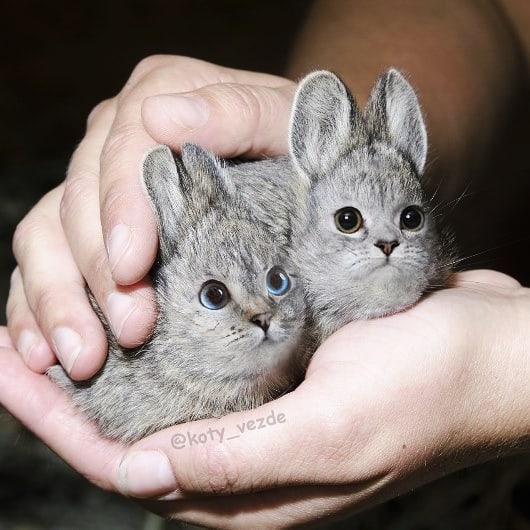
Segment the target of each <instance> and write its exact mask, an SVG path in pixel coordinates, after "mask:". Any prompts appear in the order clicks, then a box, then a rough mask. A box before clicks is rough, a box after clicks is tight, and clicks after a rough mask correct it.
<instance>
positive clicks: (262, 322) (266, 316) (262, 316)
mask: <svg viewBox="0 0 530 530" xmlns="http://www.w3.org/2000/svg"><path fill="white" fill-rule="evenodd" d="M271 318H272V313H258V314H257V315H253V316H252V318H251V319H250V321H251V322H252V323H253V324H256V326H259V327H260V328H261V329H262V330H263V331H265V332H266V331H267V330H268V329H269V326H270V324H271Z"/></svg>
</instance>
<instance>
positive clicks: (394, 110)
mask: <svg viewBox="0 0 530 530" xmlns="http://www.w3.org/2000/svg"><path fill="white" fill-rule="evenodd" d="M365 119H366V123H367V124H368V127H369V128H370V130H371V132H372V133H373V134H374V135H375V136H376V137H377V138H379V139H381V140H384V141H387V142H389V143H390V144H391V145H393V146H394V147H395V148H396V149H398V150H399V151H400V152H401V153H402V154H403V155H404V156H405V157H407V158H408V159H409V160H410V161H411V162H412V163H413V164H414V167H415V169H416V171H417V173H418V174H419V175H421V174H422V173H423V170H424V168H425V161H426V159H427V131H426V129H425V123H424V121H423V116H422V113H421V108H420V104H419V102H418V98H417V97H416V94H415V92H414V89H413V88H412V87H411V86H410V84H409V83H408V81H407V80H406V79H405V78H404V77H403V75H402V74H401V73H400V72H398V71H397V70H395V69H393V68H391V69H390V70H388V71H387V72H385V73H384V74H383V75H382V76H381V77H380V78H379V79H378V81H377V83H376V85H375V87H374V88H373V90H372V92H371V94H370V98H369V99H368V102H367V104H366V110H365Z"/></svg>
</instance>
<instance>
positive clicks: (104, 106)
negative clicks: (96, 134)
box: [86, 98, 116, 129]
mask: <svg viewBox="0 0 530 530" xmlns="http://www.w3.org/2000/svg"><path fill="white" fill-rule="evenodd" d="M115 104H116V103H115V98H109V99H105V100H103V101H100V102H99V103H98V104H97V105H96V106H95V107H94V108H93V109H92V110H91V111H90V114H89V115H88V118H87V122H86V124H87V129H90V128H91V127H92V126H93V125H94V123H95V122H97V121H99V120H100V119H101V118H102V117H103V116H105V115H106V114H108V113H109V112H111V111H112V110H113V109H114V107H115Z"/></svg>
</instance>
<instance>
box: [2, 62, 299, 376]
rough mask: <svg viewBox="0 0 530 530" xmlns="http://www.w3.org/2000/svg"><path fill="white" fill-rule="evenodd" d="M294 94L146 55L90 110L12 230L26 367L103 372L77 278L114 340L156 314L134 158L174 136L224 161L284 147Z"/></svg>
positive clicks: (153, 244) (151, 232) (126, 340)
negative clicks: (50, 178) (64, 159)
mask: <svg viewBox="0 0 530 530" xmlns="http://www.w3.org/2000/svg"><path fill="white" fill-rule="evenodd" d="M293 94H294V83H292V82H290V81H288V80H286V79H283V78H280V77H276V76H272V75H268V74H261V73H254V72H246V71H240V70H234V69H229V68H223V67H220V66H217V65H213V64H209V63H206V62H203V61H199V60H195V59H190V58H186V57H175V56H153V57H149V58H147V59H145V60H143V61H142V62H140V63H139V64H138V66H137V67H136V68H135V69H134V71H133V73H132V75H131V77H130V78H129V80H128V81H127V83H126V84H125V86H124V88H123V89H122V91H121V92H120V94H118V96H116V97H115V98H113V99H111V100H107V101H104V102H103V103H101V104H100V105H98V106H97V107H96V108H95V109H94V110H93V111H92V113H91V115H90V117H89V119H88V123H87V130H86V134H85V137H84V138H83V140H82V141H81V143H80V144H79V147H78V148H77V150H76V152H75V153H74V155H73V157H72V160H71V163H70V166H69V169H68V174H67V177H66V180H65V182H64V183H63V184H61V185H60V186H59V187H57V188H56V189H54V190H52V191H51V192H50V193H49V194H47V195H46V196H45V197H43V199H42V200H41V201H40V202H39V203H38V204H37V205H36V206H35V207H34V208H33V209H32V210H31V212H30V213H29V214H28V215H27V216H26V217H25V218H24V219H23V221H22V222H21V223H20V224H19V226H18V227H17V230H16V233H15V237H14V243H13V248H14V253H15V257H16V259H17V262H18V268H17V269H16V270H15V272H14V274H13V277H12V284H11V292H10V295H9V299H8V308H7V313H8V326H9V331H10V334H11V336H12V338H13V341H14V343H15V344H16V346H17V349H18V350H19V351H20V352H21V353H22V356H23V357H24V359H25V361H26V363H27V364H28V366H30V367H31V368H32V369H33V370H35V371H37V372H44V371H45V370H46V369H47V368H48V367H49V366H50V365H51V364H53V363H54V362H55V357H56V355H57V357H58V359H59V361H60V362H61V363H62V365H63V366H64V367H65V368H66V369H67V371H68V372H69V373H70V375H71V376H72V377H73V378H74V379H85V378H88V377H90V376H92V375H93V374H94V373H95V372H96V371H97V370H98V369H99V368H100V367H101V365H102V364H103V361H104V359H105V355H106V351H107V347H106V339H105V334H104V331H103V328H102V325H101V323H100V321H99V319H98V318H97V316H96V315H95V313H94V311H93V310H92V308H91V306H90V304H89V301H88V298H87V296H86V292H85V281H86V283H87V284H88V286H89V287H90V289H91V290H92V292H93V293H94V296H95V298H96V300H97V302H98V305H99V306H100V307H101V309H102V311H103V313H104V314H105V316H106V318H107V319H108V321H109V323H110V325H111V327H112V329H113V331H114V333H115V335H116V336H117V338H118V339H119V342H120V343H121V344H122V345H123V346H125V347H133V346H137V345H138V344H141V343H142V342H143V341H144V340H145V338H146V337H147V336H148V334H149V332H150V330H151V329H152V326H153V325H154V320H155V318H156V308H155V301H154V298H153V293H152V289H151V288H150V286H149V283H148V282H147V281H146V280H145V276H146V274H147V273H148V271H149V269H150V268H151V266H152V264H153V261H154V259H155V255H156V250H157V237H156V222H155V218H154V216H153V213H152V211H151V206H150V204H149V202H148V199H147V195H146V194H145V193H144V189H143V185H142V182H141V179H140V161H141V159H142V157H143V155H144V153H145V152H146V151H147V150H148V149H149V148H151V147H153V146H154V145H155V144H156V143H164V144H167V145H169V146H170V147H172V148H173V149H174V150H176V151H178V149H179V147H180V146H181V145H182V143H184V142H195V143H199V144H201V145H202V146H203V147H205V148H206V149H209V150H211V151H213V152H215V153H217V154H219V155H220V156H227V157H228V156H240V155H246V156H256V157H257V156H263V155H269V156H270V155H275V154H279V153H282V152H285V151H286V144H287V134H286V132H287V122H288V119H289V113H290V104H291V100H292V96H293Z"/></svg>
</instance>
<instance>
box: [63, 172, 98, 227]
mask: <svg viewBox="0 0 530 530" xmlns="http://www.w3.org/2000/svg"><path fill="white" fill-rule="evenodd" d="M95 179H97V175H95V174H94V172H93V171H92V170H91V169H89V168H88V167H83V166H82V165H81V164H79V163H76V165H75V166H70V168H69V170H68V177H67V179H66V181H65V188H64V193H63V195H62V197H61V201H60V203H59V216H60V219H61V222H62V223H63V226H64V225H65V223H66V222H67V221H68V219H70V218H71V216H72V215H74V216H77V215H78V213H79V208H80V205H81V204H83V203H84V202H86V200H87V196H89V195H88V192H89V190H90V187H91V185H92V183H93V181H94V180H95Z"/></svg>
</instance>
